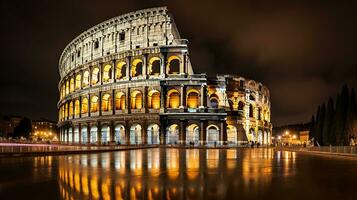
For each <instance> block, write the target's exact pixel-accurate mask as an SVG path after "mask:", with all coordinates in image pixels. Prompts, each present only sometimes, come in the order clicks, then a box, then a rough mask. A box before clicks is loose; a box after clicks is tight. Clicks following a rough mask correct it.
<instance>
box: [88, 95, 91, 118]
mask: <svg viewBox="0 0 357 200" xmlns="http://www.w3.org/2000/svg"><path fill="white" fill-rule="evenodd" d="M90 97H91V96H90V94H88V117H90V116H91V106H92V105H91V104H92V102H91V99H90Z"/></svg>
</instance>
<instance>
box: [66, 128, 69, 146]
mask: <svg viewBox="0 0 357 200" xmlns="http://www.w3.org/2000/svg"><path fill="white" fill-rule="evenodd" d="M66 131H67V132H66V134H67V141H66V143H67V144H69V125H67V127H66Z"/></svg>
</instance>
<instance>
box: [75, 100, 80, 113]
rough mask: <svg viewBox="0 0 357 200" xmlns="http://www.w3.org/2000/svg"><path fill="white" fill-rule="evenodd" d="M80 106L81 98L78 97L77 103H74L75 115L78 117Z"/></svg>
mask: <svg viewBox="0 0 357 200" xmlns="http://www.w3.org/2000/svg"><path fill="white" fill-rule="evenodd" d="M79 108H80V102H79V100H78V99H77V100H76V101H75V103H74V115H75V116H76V117H78V116H79V111H80V110H79Z"/></svg>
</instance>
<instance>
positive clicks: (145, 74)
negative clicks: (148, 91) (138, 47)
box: [142, 53, 148, 79]
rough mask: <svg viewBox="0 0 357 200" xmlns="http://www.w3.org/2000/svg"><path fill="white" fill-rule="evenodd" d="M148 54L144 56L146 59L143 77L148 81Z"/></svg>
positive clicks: (144, 60)
mask: <svg viewBox="0 0 357 200" xmlns="http://www.w3.org/2000/svg"><path fill="white" fill-rule="evenodd" d="M147 68H148V54H147V53H146V54H144V57H143V70H142V75H143V78H145V79H146V77H147V72H148V69H147Z"/></svg>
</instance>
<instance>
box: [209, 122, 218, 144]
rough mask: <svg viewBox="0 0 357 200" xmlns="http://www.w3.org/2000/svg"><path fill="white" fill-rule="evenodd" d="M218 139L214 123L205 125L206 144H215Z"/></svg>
mask: <svg viewBox="0 0 357 200" xmlns="http://www.w3.org/2000/svg"><path fill="white" fill-rule="evenodd" d="M218 141H219V128H218V127H217V126H216V125H209V126H207V144H217V142H218Z"/></svg>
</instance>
